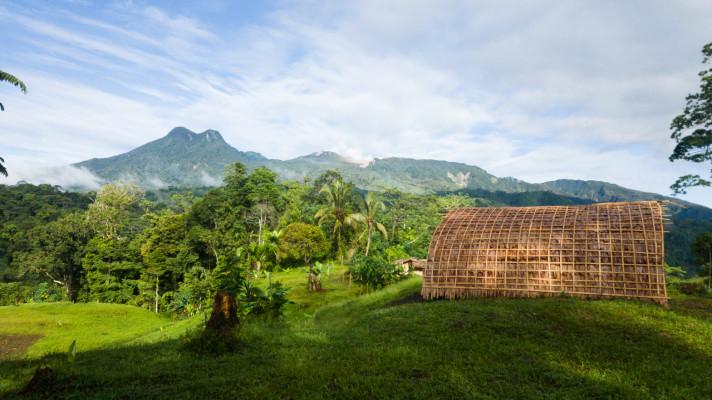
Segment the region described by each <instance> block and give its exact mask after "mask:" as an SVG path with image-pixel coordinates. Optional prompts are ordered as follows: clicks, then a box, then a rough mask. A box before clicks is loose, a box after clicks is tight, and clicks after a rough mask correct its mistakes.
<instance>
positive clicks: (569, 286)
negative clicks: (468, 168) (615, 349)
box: [421, 201, 667, 305]
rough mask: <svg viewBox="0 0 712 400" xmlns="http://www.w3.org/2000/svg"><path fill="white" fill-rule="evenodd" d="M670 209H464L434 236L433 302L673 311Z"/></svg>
mask: <svg viewBox="0 0 712 400" xmlns="http://www.w3.org/2000/svg"><path fill="white" fill-rule="evenodd" d="M663 235H664V224H663V206H662V204H661V203H660V202H656V201H640V202H626V203H600V204H592V205H585V206H546V207H492V208H461V209H455V210H452V211H450V212H449V213H448V214H447V215H446V216H445V218H444V219H443V221H442V223H441V224H440V225H439V226H438V227H437V228H436V230H435V232H434V233H433V239H432V241H431V243H430V248H429V250H428V260H427V266H426V268H425V271H424V274H423V287H422V290H421V294H422V296H423V297H424V298H426V299H431V298H438V297H446V298H460V297H474V296H511V297H536V296H554V295H559V294H562V293H566V294H569V295H571V296H575V297H582V298H631V299H640V300H650V301H653V302H656V303H659V304H662V305H665V304H667V292H666V289H665V273H664V271H663V262H664V253H663Z"/></svg>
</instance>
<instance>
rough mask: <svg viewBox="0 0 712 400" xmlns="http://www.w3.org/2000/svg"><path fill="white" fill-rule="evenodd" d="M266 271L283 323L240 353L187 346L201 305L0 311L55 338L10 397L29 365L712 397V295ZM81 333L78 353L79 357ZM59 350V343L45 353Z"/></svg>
mask: <svg viewBox="0 0 712 400" xmlns="http://www.w3.org/2000/svg"><path fill="white" fill-rule="evenodd" d="M272 279H279V280H282V281H285V282H287V285H288V286H290V283H291V284H292V286H293V287H292V289H291V290H290V292H289V293H290V298H292V299H293V300H294V301H295V304H293V305H291V306H290V308H289V309H288V310H287V316H286V318H285V320H284V321H282V322H267V321H250V322H248V323H247V324H245V325H244V326H243V327H242V329H241V331H240V332H239V338H240V341H241V343H242V347H241V349H240V350H239V351H238V352H237V353H234V354H225V355H221V356H217V357H215V356H200V355H196V354H193V353H188V352H185V351H182V350H181V349H180V348H181V343H182V340H183V339H181V338H180V336H181V334H182V333H183V332H186V331H187V330H190V329H191V328H195V327H197V326H199V325H200V323H201V322H202V317H200V318H195V319H193V320H186V321H175V322H174V321H171V320H170V319H167V318H163V317H160V316H156V315H155V314H151V313H150V312H147V311H145V310H140V309H137V308H134V307H130V306H116V305H103V304H77V305H73V304H50V305H27V306H19V307H4V308H3V307H0V335H2V334H6V333H21V334H44V335H45V336H44V337H42V338H41V339H39V340H38V341H37V342H35V344H34V345H32V346H31V347H30V348H29V350H28V351H27V353H26V354H25V355H24V356H22V357H17V356H16V357H13V358H11V359H8V360H5V361H3V362H2V364H0V376H1V377H2V378H0V384H1V385H2V387H1V388H0V393H4V394H5V395H6V396H9V397H15V396H20V395H18V394H17V390H19V389H20V388H21V387H22V386H23V385H24V384H25V383H26V382H27V381H28V380H29V379H30V377H31V375H32V371H33V370H34V368H36V367H37V366H38V365H48V366H50V367H51V368H53V369H54V370H55V371H56V372H57V375H58V377H57V379H56V381H55V382H54V384H53V386H52V387H49V388H47V392H46V393H41V392H33V393H30V394H24V395H22V396H20V397H28V398H31V397H34V398H46V397H47V396H48V394H51V395H52V396H53V397H57V398H101V399H104V398H185V399H189V398H215V399H219V398H309V399H312V398H317V399H318V398H384V397H388V398H482V399H486V398H542V397H547V398H629V399H648V398H661V399H662V398H680V399H701V398H712V380H711V379H710V371H712V314H711V313H710V310H712V301H710V300H709V299H702V298H697V297H685V296H676V297H675V298H674V299H673V301H672V305H671V307H670V308H669V309H663V308H660V307H658V306H655V305H652V304H644V303H638V302H625V301H582V300H576V299H571V298H548V299H472V300H465V301H433V302H422V301H419V297H418V295H417V294H418V291H419V287H420V279H419V278H417V277H414V278H410V279H408V280H406V281H403V282H400V283H398V284H396V285H393V286H390V287H388V288H386V289H384V290H381V291H376V292H373V293H370V294H365V295H358V292H359V289H358V288H355V287H354V286H352V287H350V288H349V286H348V283H347V282H342V281H341V279H340V276H339V273H338V271H334V272H333V273H332V274H331V275H330V276H329V277H328V278H327V279H326V282H325V287H326V288H327V290H326V291H325V292H323V293H319V294H315V295H312V294H308V293H306V289H305V287H302V286H301V285H303V282H301V280H304V279H305V278H304V272H303V271H291V272H287V273H280V274H276V275H274V276H273V277H272ZM56 321H62V325H61V326H59V325H57V326H54V325H52V322H55V324H56ZM43 324H44V325H43ZM8 327H9V328H8ZM161 327H163V329H162V331H161ZM11 331H12V332H11ZM102 333H103V334H102ZM73 338H76V339H77V343H78V346H79V353H78V354H77V358H76V361H75V362H74V363H69V362H68V361H67V357H66V348H67V346H68V345H69V343H70V342H71V340H72V339H73ZM53 351H60V352H61V353H55V354H48V355H43V354H45V353H47V352H53Z"/></svg>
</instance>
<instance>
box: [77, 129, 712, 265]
mask: <svg viewBox="0 0 712 400" xmlns="http://www.w3.org/2000/svg"><path fill="white" fill-rule="evenodd" d="M234 162H241V163H243V164H245V166H246V167H247V168H248V169H254V168H257V167H260V166H266V167H268V168H270V169H271V170H273V171H275V172H276V173H277V174H278V175H279V176H280V178H281V179H283V180H303V179H304V178H310V179H314V178H316V177H318V176H319V175H320V174H322V173H323V172H324V171H326V170H329V169H334V170H338V171H339V172H340V173H341V174H342V175H343V176H344V177H345V178H346V179H348V180H349V181H352V182H353V183H354V184H355V185H356V186H357V187H359V188H362V189H368V190H376V191H383V190H386V189H390V188H394V189H398V190H401V191H405V192H410V193H416V194H427V193H440V194H444V193H460V194H466V195H469V196H473V197H478V198H483V199H487V200H489V201H490V202H491V203H492V204H504V205H512V206H527V205H556V204H588V203H592V202H609V201H635V200H667V201H669V203H668V207H667V211H668V214H670V216H671V219H672V224H671V226H670V227H669V233H668V234H667V235H666V236H665V241H666V249H667V250H666V251H667V252H668V257H667V259H668V262H671V263H675V264H681V265H685V266H692V265H693V263H692V259H691V253H690V251H689V249H690V244H691V243H692V242H693V241H694V239H695V237H696V236H697V235H698V234H699V233H701V232H705V231H711V230H712V210H711V209H709V208H706V207H703V206H700V205H697V204H692V203H688V202H685V201H681V200H679V199H675V198H670V197H666V196H662V195H660V194H655V193H647V192H641V191H637V190H632V189H628V188H625V187H622V186H619V185H615V184H612V183H608V182H601V181H583V180H573V179H560V180H555V181H550V182H543V183H528V182H524V181H521V180H518V179H515V178H509V177H505V178H501V177H497V176H494V175H492V174H490V173H488V172H487V171H485V170H484V169H482V168H479V167H476V166H472V165H467V164H462V163H456V162H449V161H440V160H417V159H412V158H396V157H389V158H377V159H375V160H372V161H370V162H368V163H362V162H358V161H355V160H350V159H348V158H347V157H344V156H341V155H339V154H337V153H334V152H329V151H320V152H316V153H312V154H308V155H305V156H301V157H297V158H293V159H291V160H275V159H269V158H267V157H265V156H263V155H261V154H259V153H254V152H244V151H240V150H237V149H235V148H234V147H232V146H230V145H229V144H228V143H227V142H225V140H224V139H223V137H222V135H220V133H219V132H217V131H215V130H207V131H205V132H203V133H195V132H192V131H190V130H188V129H186V128H182V127H179V128H175V129H173V130H171V131H170V132H169V133H168V134H167V135H166V136H164V137H162V138H160V139H158V140H154V141H152V142H149V143H146V144H144V145H143V146H140V147H137V148H136V149H133V150H131V151H129V152H127V153H124V154H119V155H116V156H113V157H108V158H94V159H91V160H87V161H83V162H80V163H77V164H74V166H76V167H80V168H85V169H87V170H89V171H91V172H92V173H94V174H95V175H97V176H98V177H100V178H101V179H103V180H104V181H107V182H110V181H117V180H121V181H133V182H136V183H138V184H139V185H141V186H142V187H144V188H145V189H148V190H154V191H155V189H161V188H165V187H170V186H173V187H178V188H179V187H204V186H217V185H219V184H220V182H221V181H222V175H223V171H224V170H225V167H226V166H227V165H229V164H231V163H234Z"/></svg>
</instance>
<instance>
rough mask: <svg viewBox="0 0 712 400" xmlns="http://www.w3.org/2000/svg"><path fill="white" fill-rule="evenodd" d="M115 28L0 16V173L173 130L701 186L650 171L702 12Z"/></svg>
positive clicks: (381, 16)
mask: <svg viewBox="0 0 712 400" xmlns="http://www.w3.org/2000/svg"><path fill="white" fill-rule="evenodd" d="M8 8H9V7H8ZM114 13H115V14H116V15H113V17H115V18H113V19H112V18H111V17H112V16H107V15H105V14H100V15H101V16H102V18H103V19H98V18H97V17H96V16H94V17H89V16H85V15H78V14H77V13H74V12H72V13H69V12H67V13H59V14H58V15H57V16H55V15H54V14H51V13H48V14H44V15H41V14H40V15H39V16H33V17H32V18H30V17H29V12H28V11H27V10H22V9H20V10H18V9H15V8H12V9H10V10H0V18H1V19H3V22H4V23H6V25H7V26H8V28H7V29H15V28H16V27H17V28H19V29H20V30H21V33H29V35H25V36H23V37H22V38H20V39H19V40H22V41H24V42H23V43H26V44H27V45H29V46H31V49H30V50H23V52H20V51H19V50H18V53H21V54H36V55H37V56H36V57H34V58H30V60H31V61H30V65H20V64H11V65H9V66H8V67H7V68H8V69H9V68H10V67H16V68H14V69H13V71H15V72H17V73H18V74H19V73H22V75H23V77H24V78H25V80H26V81H27V82H28V84H29V85H30V95H28V96H20V95H18V94H16V93H14V94H11V97H6V96H7V95H6V93H7V92H6V91H4V90H3V91H2V92H0V93H2V94H3V100H5V99H7V101H6V102H7V104H8V105H9V106H11V107H12V108H11V110H12V112H7V113H5V114H3V115H2V122H1V124H2V129H3V132H4V133H3V136H4V137H7V140H8V142H10V143H13V145H14V147H13V148H11V149H10V153H9V154H8V156H7V157H6V158H8V159H9V160H12V159H13V157H12V156H13V155H17V156H20V155H21V156H22V157H25V158H23V159H29V158H32V157H35V158H38V157H51V158H53V159H55V160H56V161H58V162H76V161H80V160H82V159H85V158H91V157H101V156H107V155H112V154H116V153H118V152H122V151H126V150H128V149H130V148H131V147H135V146H137V145H140V144H143V143H145V142H147V141H149V140H152V139H155V138H157V137H159V136H160V135H162V134H164V133H166V132H167V131H168V130H169V129H170V128H171V127H173V126H188V127H190V128H192V129H194V130H204V129H208V128H214V129H218V130H220V131H221V132H222V133H223V136H224V137H225V139H226V140H227V141H228V142H229V143H231V144H233V145H234V146H235V147H237V148H239V149H241V150H253V151H259V152H262V153H263V154H265V155H266V156H268V157H277V158H292V157H295V156H298V155H301V154H307V153H311V152H314V151H317V150H332V151H336V152H339V153H341V154H343V155H345V156H347V157H350V158H352V159H359V160H364V159H369V158H372V157H387V156H403V157H418V158H436V159H447V160H453V161H460V162H467V163H470V164H474V165H478V166H481V167H483V168H485V169H488V170H490V171H491V172H493V173H496V174H497V175H509V176H515V177H517V178H521V179H527V180H531V181H544V180H549V179H556V178H565V177H568V178H583V179H598V180H606V181H611V182H614V183H618V184H622V185H625V186H629V187H632V188H636V189H641V190H647V191H655V192H659V193H664V194H666V193H668V186H669V184H670V183H671V182H672V181H674V179H675V177H676V176H679V175H681V174H683V173H685V172H686V171H695V172H702V173H706V171H704V170H703V169H702V168H699V167H692V168H690V169H688V166H685V165H680V164H670V163H669V162H668V161H667V155H668V154H669V152H670V150H671V148H672V145H673V144H672V142H671V140H670V139H669V132H668V129H667V127H668V125H669V122H670V120H671V118H672V117H673V116H674V115H675V114H676V113H678V112H679V111H681V109H682V105H683V99H684V97H685V95H686V94H687V93H689V92H690V91H692V90H695V88H696V85H697V79H698V78H697V76H696V72H697V70H699V68H700V63H699V62H700V56H699V51H700V49H701V46H702V45H703V44H704V43H705V42H708V41H709V40H711V38H710V37H709V26H712V3H709V2H705V1H685V2H679V3H676V4H675V5H674V6H673V5H671V4H670V3H669V2H666V1H652V2H650V1H646V2H607V1H604V2H590V3H566V2H564V3H562V2H554V1H550V2H537V3H531V4H522V3H521V2H501V1H496V2H495V1H478V2H469V1H443V2H426V1H404V2H398V1H396V2H387V3H384V2H382V1H359V2H348V3H339V4H338V5H335V4H333V5H332V4H328V3H326V4H325V3H323V2H311V1H307V2H302V3H293V4H279V8H278V9H276V10H273V11H272V12H271V13H270V14H268V15H264V16H263V17H262V18H260V19H259V22H255V23H254V24H252V25H247V26H244V25H240V26H242V27H241V28H235V29H233V28H231V27H230V26H225V25H219V24H213V23H208V22H207V21H205V20H199V19H198V18H197V17H195V18H187V17H184V16H181V15H178V13H175V12H167V11H165V10H162V9H159V8H157V7H154V6H149V7H138V6H135V5H133V4H130V3H129V4H127V5H125V6H123V7H119V8H117V9H116V10H115V11H114ZM126 21H131V24H130V26H129V25H128V23H127V22H126ZM2 31H3V28H0V33H2ZM10 55H12V54H10ZM14 59H16V60H17V59H20V58H14ZM15 63H17V61H15ZM59 68H61V69H63V70H67V71H69V72H72V71H73V72H75V74H72V73H69V74H60V73H57V72H56V70H57V69H59ZM0 90H2V89H0ZM5 132H9V133H5ZM27 137H32V138H33V140H32V141H27V140H25V138H27ZM22 157H21V158H22ZM8 163H10V161H8ZM23 168H24V167H23ZM710 197H711V196H708V195H705V193H704V191H702V192H697V193H694V194H692V195H691V196H688V198H689V199H692V200H697V201H700V202H703V203H705V204H707V205H712V200H710Z"/></svg>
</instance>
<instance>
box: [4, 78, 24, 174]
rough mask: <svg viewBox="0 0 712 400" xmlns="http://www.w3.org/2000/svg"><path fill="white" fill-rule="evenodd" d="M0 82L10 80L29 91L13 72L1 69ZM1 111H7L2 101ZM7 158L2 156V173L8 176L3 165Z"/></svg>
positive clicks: (21, 88)
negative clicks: (4, 158)
mask: <svg viewBox="0 0 712 400" xmlns="http://www.w3.org/2000/svg"><path fill="white" fill-rule="evenodd" d="M0 82H10V83H11V84H12V85H15V86H17V87H19V88H20V90H22V93H27V86H25V83H24V82H22V81H21V80H19V79H17V77H16V76H14V75H12V74H8V73H7V72H5V71H2V70H0ZM0 111H5V106H3V105H2V103H0ZM4 162H5V160H3V159H2V157H0V175H5V176H7V169H6V168H5V166H4V165H3V163H4Z"/></svg>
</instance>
